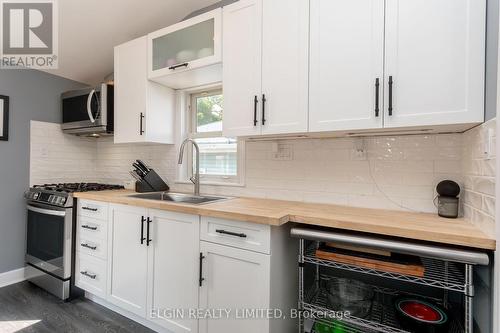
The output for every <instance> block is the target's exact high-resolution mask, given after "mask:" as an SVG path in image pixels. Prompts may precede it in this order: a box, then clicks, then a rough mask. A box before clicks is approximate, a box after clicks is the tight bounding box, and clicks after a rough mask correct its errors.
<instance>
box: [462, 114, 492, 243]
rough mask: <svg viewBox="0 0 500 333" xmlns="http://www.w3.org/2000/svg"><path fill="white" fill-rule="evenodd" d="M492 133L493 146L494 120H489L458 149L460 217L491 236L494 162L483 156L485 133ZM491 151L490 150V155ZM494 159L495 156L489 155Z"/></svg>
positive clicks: (465, 135) (469, 135) (470, 134)
mask: <svg viewBox="0 0 500 333" xmlns="http://www.w3.org/2000/svg"><path fill="white" fill-rule="evenodd" d="M490 129H492V130H493V131H494V132H493V133H494V140H493V141H494V144H493V146H496V120H494V119H493V120H490V121H488V122H486V123H484V124H482V125H481V126H477V127H475V128H473V129H471V130H469V131H467V132H465V133H464V134H463V140H464V142H465V143H467V144H466V145H464V146H463V149H462V166H463V179H464V186H463V187H464V193H463V194H462V197H463V199H464V200H463V201H464V204H463V213H464V216H465V217H466V218H467V219H470V220H472V221H473V222H474V223H476V224H477V225H479V226H480V227H481V228H482V229H483V230H484V231H485V232H487V233H490V234H491V235H493V234H494V228H495V218H494V216H495V175H496V159H495V158H493V159H487V158H486V156H485V154H484V151H483V150H484V147H485V141H486V140H487V137H488V136H487V134H488V131H489V130H490ZM494 149H495V148H493V150H492V151H493V152H494V151H495V150H494ZM492 156H493V157H494V156H495V154H492Z"/></svg>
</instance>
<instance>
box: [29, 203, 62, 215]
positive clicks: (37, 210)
mask: <svg viewBox="0 0 500 333" xmlns="http://www.w3.org/2000/svg"><path fill="white" fill-rule="evenodd" d="M28 210H31V211H32V212H35V213H40V214H46V215H53V216H66V211H60V210H52V209H43V208H39V207H34V206H30V205H28Z"/></svg>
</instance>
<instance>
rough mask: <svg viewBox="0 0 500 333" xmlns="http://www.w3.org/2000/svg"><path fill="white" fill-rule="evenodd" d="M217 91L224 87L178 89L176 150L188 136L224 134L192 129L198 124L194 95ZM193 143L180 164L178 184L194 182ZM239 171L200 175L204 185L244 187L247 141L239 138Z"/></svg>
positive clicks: (197, 137)
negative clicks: (192, 105) (220, 174)
mask: <svg viewBox="0 0 500 333" xmlns="http://www.w3.org/2000/svg"><path fill="white" fill-rule="evenodd" d="M207 90H210V91H214V92H215V91H217V90H219V91H220V92H222V88H221V86H220V85H209V86H204V87H201V88H200V87H198V88H196V89H186V90H182V91H178V96H177V101H178V103H177V114H178V117H177V121H176V123H177V126H178V127H177V128H178V129H180V130H179V133H178V135H177V140H176V141H177V144H176V148H177V149H176V151H177V152H178V151H179V149H180V145H181V143H182V141H184V140H185V139H186V138H190V139H200V138H204V137H205V138H208V137H213V136H214V135H215V136H218V135H220V136H222V135H223V134H222V132H210V133H198V134H196V135H193V132H194V131H192V129H193V128H194V126H196V123H195V119H194V116H193V114H192V108H191V103H192V96H193V95H196V94H200V93H202V92H204V91H207ZM192 149H193V148H192V145H188V147H187V149H186V150H187V151H186V152H185V153H186V154H187V156H186V158H185V160H184V161H185V162H184V163H183V164H182V165H179V166H178V168H177V173H176V181H175V183H177V184H192V182H191V181H190V180H189V179H190V178H191V177H192V167H191V165H192V163H193V162H194V161H193V151H192ZM237 163H238V172H237V176H233V177H231V176H215V175H209V176H204V175H200V178H201V181H200V183H201V184H202V185H215V186H236V187H243V186H245V164H246V163H245V141H244V140H239V139H238V161H237Z"/></svg>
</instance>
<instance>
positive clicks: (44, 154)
mask: <svg viewBox="0 0 500 333" xmlns="http://www.w3.org/2000/svg"><path fill="white" fill-rule="evenodd" d="M40 157H43V158H47V157H49V150H48V149H47V148H42V149H40Z"/></svg>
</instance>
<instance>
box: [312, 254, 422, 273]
mask: <svg viewBox="0 0 500 333" xmlns="http://www.w3.org/2000/svg"><path fill="white" fill-rule="evenodd" d="M316 257H317V258H319V259H325V260H332V261H336V262H339V263H343V264H348V265H353V266H359V267H364V268H371V269H375V270H378V271H381V272H389V273H398V274H403V275H410V276H416V277H423V276H424V274H425V267H424V266H423V265H422V261H421V260H420V258H419V257H415V256H409V255H403V254H396V253H393V254H391V256H390V257H387V256H385V255H376V254H370V253H361V252H355V251H350V250H345V249H337V248H329V247H323V248H320V249H318V250H316Z"/></svg>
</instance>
